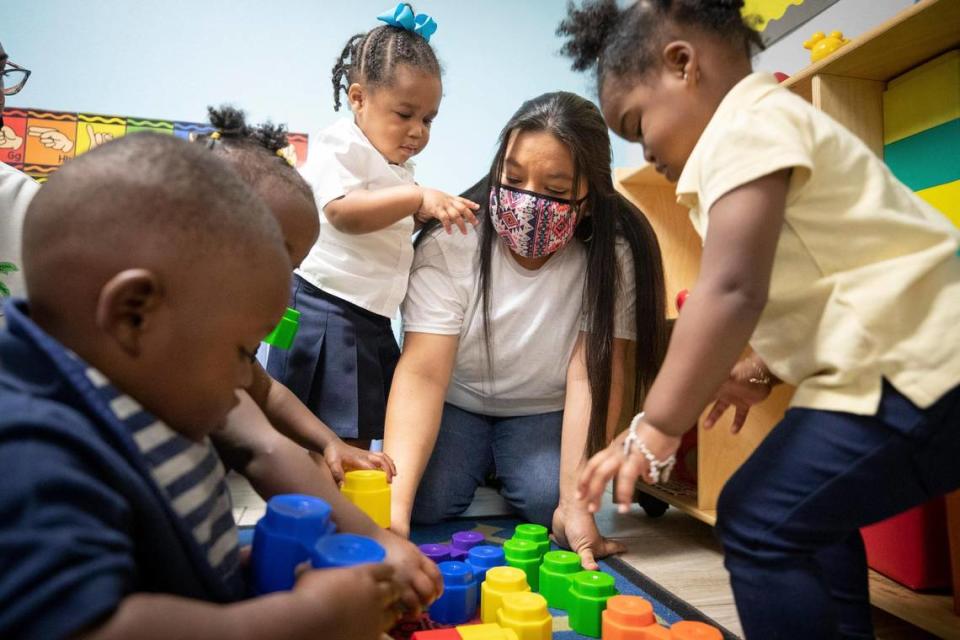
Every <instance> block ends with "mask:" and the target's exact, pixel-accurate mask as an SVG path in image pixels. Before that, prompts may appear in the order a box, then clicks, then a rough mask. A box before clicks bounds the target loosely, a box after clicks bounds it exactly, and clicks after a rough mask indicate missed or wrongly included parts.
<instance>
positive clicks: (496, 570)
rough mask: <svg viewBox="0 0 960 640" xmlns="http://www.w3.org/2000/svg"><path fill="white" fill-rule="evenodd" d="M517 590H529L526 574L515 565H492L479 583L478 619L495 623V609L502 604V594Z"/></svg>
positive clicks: (497, 609) (498, 608)
mask: <svg viewBox="0 0 960 640" xmlns="http://www.w3.org/2000/svg"><path fill="white" fill-rule="evenodd" d="M518 591H530V585H529V584H527V574H525V573H524V572H523V571H521V570H520V569H517V568H516V567H493V568H492V569H490V570H488V571H487V578H486V580H484V581H483V584H482V585H480V620H482V621H483V622H485V623H488V624H489V623H496V621H497V611H499V610H500V607H501V606H503V596H504V595H505V594H508V593H516V592H518Z"/></svg>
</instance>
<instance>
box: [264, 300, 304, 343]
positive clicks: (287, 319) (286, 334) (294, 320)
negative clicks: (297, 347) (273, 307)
mask: <svg viewBox="0 0 960 640" xmlns="http://www.w3.org/2000/svg"><path fill="white" fill-rule="evenodd" d="M299 328H300V312H299V311H297V310H296V309H291V308H290V307H287V310H286V311H284V312H283V317H282V318H280V322H279V323H278V324H277V326H276V327H274V329H273V331H271V332H270V333H269V334H268V335H267V337H266V338H264V339H263V341H264V342H266V343H267V344H269V345H271V346H273V347H277V348H278V349H289V348H290V346H291V345H292V344H293V339H294V338H295V337H297V329H299Z"/></svg>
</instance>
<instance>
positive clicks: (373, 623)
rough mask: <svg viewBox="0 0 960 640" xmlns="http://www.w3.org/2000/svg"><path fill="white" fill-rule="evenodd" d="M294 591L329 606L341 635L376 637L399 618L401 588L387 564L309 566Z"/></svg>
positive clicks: (335, 626)
mask: <svg viewBox="0 0 960 640" xmlns="http://www.w3.org/2000/svg"><path fill="white" fill-rule="evenodd" d="M293 591H294V593H296V594H297V595H299V596H303V597H305V598H309V599H310V600H311V601H312V602H315V603H316V606H318V607H324V608H326V609H327V610H328V613H329V615H330V619H331V622H332V624H331V625H330V628H331V629H337V630H338V631H339V632H340V634H341V636H338V637H344V638H351V639H353V638H356V639H358V640H359V639H371V640H373V639H377V638H379V637H380V633H381V632H383V631H388V630H390V629H391V628H393V626H394V625H395V624H396V623H397V620H399V619H400V606H399V597H400V589H399V587H398V585H397V584H396V583H395V582H394V580H393V567H391V566H390V565H388V564H384V563H380V564H362V565H358V566H356V567H348V568H346V569H311V570H307V571H304V572H303V573H301V574H300V577H299V578H298V579H297V583H296V584H295V585H294V587H293ZM321 635H323V634H321Z"/></svg>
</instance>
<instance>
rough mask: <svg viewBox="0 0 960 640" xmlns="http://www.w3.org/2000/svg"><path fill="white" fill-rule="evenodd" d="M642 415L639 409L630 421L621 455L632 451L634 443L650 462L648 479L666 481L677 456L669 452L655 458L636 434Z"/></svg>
mask: <svg viewBox="0 0 960 640" xmlns="http://www.w3.org/2000/svg"><path fill="white" fill-rule="evenodd" d="M643 415H644V412H643V411H641V412H640V413H638V414H637V415H636V416H634V418H633V420H631V421H630V428H629V433H628V434H627V437H626V439H625V440H624V441H623V455H624V456H629V455H630V453H631V452H632V451H633V448H634V445H636V446H637V450H638V451H639V452H640V455H642V456H643V457H644V458H646V459H647V462H648V463H650V480H652V481H653V482H652V484H657V483H659V482H660V481H661V480H663V482H666V481H667V480H669V479H670V473H671V472H672V471H673V467H674V466H675V465H676V464H677V456H675V455H673V454H670V456H669V457H668V458H667V459H666V460H657V457H656V456H655V455H653V453H652V452H651V451H650V449H648V448H647V445H646V444H644V443H643V441H641V440H640V437H639V436H638V435H637V426H638V425H639V424H640V421H641V420H643Z"/></svg>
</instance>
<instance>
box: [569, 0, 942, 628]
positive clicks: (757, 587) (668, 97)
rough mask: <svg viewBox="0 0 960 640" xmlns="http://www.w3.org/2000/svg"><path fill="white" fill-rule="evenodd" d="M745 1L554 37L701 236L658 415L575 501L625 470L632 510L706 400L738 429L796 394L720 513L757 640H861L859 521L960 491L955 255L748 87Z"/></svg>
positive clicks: (683, 1) (625, 494) (803, 110)
mask: <svg viewBox="0 0 960 640" xmlns="http://www.w3.org/2000/svg"><path fill="white" fill-rule="evenodd" d="M742 6H743V2H741V1H739V0H730V1H723V2H720V1H707V0H641V1H640V2H637V3H636V4H634V5H632V6H630V7H628V8H626V9H623V10H620V9H619V8H618V7H617V5H616V3H615V2H614V0H597V1H593V2H588V3H587V4H586V5H584V6H583V7H582V8H581V9H572V10H571V12H570V15H569V16H568V19H567V20H566V21H564V23H563V24H562V25H561V27H560V33H563V34H566V35H568V36H569V37H570V40H569V41H568V43H567V45H566V47H565V52H566V53H568V54H570V55H572V56H573V57H574V59H575V62H574V67H575V68H577V69H587V68H590V67H594V66H596V69H597V77H598V87H599V95H600V100H601V105H602V109H603V113H604V117H605V119H606V120H607V123H608V124H609V125H610V126H611V127H612V128H613V129H614V131H615V132H616V133H618V134H619V135H621V136H622V137H624V138H625V139H627V140H630V141H635V142H639V143H642V144H643V145H644V153H645V156H646V158H647V160H648V161H649V162H651V163H653V164H654V165H655V166H656V168H657V170H658V171H660V172H661V173H663V174H664V175H665V176H666V177H667V178H668V179H669V180H671V181H674V182H676V183H677V196H678V200H679V201H680V202H681V203H682V204H684V205H686V206H687V207H688V208H689V209H690V215H691V218H692V220H693V223H694V226H695V228H696V229H697V232H698V233H699V234H700V235H701V237H702V238H703V241H704V248H703V261H702V267H701V273H700V276H699V278H698V280H697V283H696V285H695V287H694V288H693V293H692V294H691V295H690V297H689V299H688V301H687V303H686V305H685V306H684V310H683V315H682V316H681V317H680V319H679V320H678V321H677V324H676V327H675V330H674V333H673V336H672V340H671V343H670V347H669V350H668V354H667V357H666V360H665V362H664V364H663V367H662V369H661V372H660V375H659V376H658V378H657V380H656V382H655V383H654V385H653V386H652V388H651V390H650V393H649V395H648V397H647V399H646V402H645V413H643V414H640V416H638V417H637V419H635V420H634V424H633V425H631V429H630V430H629V431H627V432H624V433H623V434H622V435H621V436H620V437H618V438H616V439H615V440H614V441H613V443H612V444H611V445H610V446H609V447H608V448H607V449H606V450H604V451H603V452H601V453H599V454H598V455H597V456H595V457H594V458H593V459H592V460H591V461H590V462H589V463H588V464H587V465H586V468H585V469H584V472H583V474H582V476H581V480H580V488H581V491H582V494H583V496H584V497H585V499H587V500H588V501H589V502H590V503H591V504H592V505H593V506H594V508H595V506H596V504H597V502H598V498H599V495H600V493H601V492H602V489H603V487H604V485H605V484H606V482H607V481H608V480H609V479H610V478H612V477H613V476H614V475H616V476H617V479H618V486H619V488H618V492H617V496H616V499H617V501H618V502H620V503H622V504H623V505H625V504H626V503H627V502H628V501H629V499H630V493H631V491H632V487H633V484H634V482H635V480H636V479H637V478H638V477H643V478H644V480H645V481H647V482H656V481H658V480H659V479H663V478H664V477H665V476H666V475H668V474H669V471H670V468H671V464H672V461H673V454H674V453H675V452H676V450H677V447H678V445H679V442H680V435H681V434H682V433H683V432H684V431H685V430H686V429H687V428H688V427H689V425H691V424H694V423H695V422H696V420H697V418H698V417H699V415H700V413H701V412H702V411H703V409H704V407H706V405H707V404H708V403H709V401H710V400H711V399H714V398H716V399H717V400H718V404H717V406H716V408H715V410H714V412H713V413H712V415H711V416H710V419H709V420H708V422H709V423H712V422H713V421H714V420H715V418H716V417H717V414H718V413H720V412H722V410H723V409H725V408H726V407H728V406H730V405H733V406H735V407H736V409H737V416H736V418H735V424H736V425H737V426H739V425H740V424H742V422H743V419H744V418H745V416H746V413H747V411H748V410H749V407H750V405H752V404H755V403H756V402H758V401H760V400H762V399H763V398H765V397H766V396H767V394H768V393H769V389H770V385H771V384H773V383H775V382H777V381H779V380H783V381H786V382H788V383H790V384H793V385H796V386H797V391H796V394H795V396H794V399H793V403H792V407H791V409H790V410H789V411H788V412H787V414H786V416H785V417H784V419H783V421H782V423H781V424H780V425H779V426H778V428H776V429H775V430H774V431H773V433H772V434H771V435H770V436H768V437H767V439H766V440H765V441H764V442H763V443H762V444H761V446H760V447H759V448H758V449H757V451H756V452H755V453H754V455H753V456H752V457H751V458H750V459H749V460H748V461H747V462H746V464H744V465H743V467H741V468H740V469H739V470H738V472H737V473H736V474H735V475H734V476H733V477H732V478H731V480H730V481H729V482H728V484H727V485H726V487H725V488H724V491H723V493H722V495H721V497H720V501H719V505H718V523H717V527H718V532H719V534H720V537H721V539H722V541H723V544H724V548H725V552H726V566H727V568H728V570H729V571H730V574H731V581H732V584H733V589H734V594H735V596H736V601H737V607H738V611H739V614H740V619H741V622H742V624H743V628H744V631H745V632H746V635H747V637H748V638H764V639H765V638H774V637H776V638H832V637H838V636H842V637H855V638H869V637H873V633H872V628H871V622H870V608H869V598H868V590H867V571H866V564H865V556H864V550H863V542H862V539H861V537H860V534H859V528H860V527H862V526H864V525H868V524H871V523H873V522H877V521H879V520H882V519H884V518H886V517H889V516H891V515H894V514H896V513H898V512H900V511H903V510H905V509H907V508H909V507H912V506H914V505H916V504H918V503H921V502H923V501H926V500H928V499H930V498H932V497H935V496H938V495H940V494H943V493H946V492H948V491H950V490H952V489H955V488H957V487H958V486H960V465H957V463H956V460H957V459H958V457H960V386H958V385H960V259H958V257H957V255H956V254H957V247H958V243H960V241H958V233H957V230H956V229H954V228H952V227H951V226H950V224H949V223H948V222H947V221H946V219H945V218H943V217H942V216H940V215H939V214H938V213H937V212H936V211H935V210H933V209H932V208H931V207H929V206H928V205H926V204H925V203H924V202H923V201H921V200H920V199H919V198H917V197H916V196H914V195H913V194H912V193H911V192H910V190H909V189H908V188H907V187H905V186H904V185H903V184H901V183H899V182H898V181H897V180H896V179H895V178H894V177H893V176H892V174H891V173H890V171H889V170H888V169H887V168H886V167H885V166H884V165H883V163H882V161H881V160H880V159H879V158H877V157H876V156H875V155H874V154H873V153H871V152H870V150H869V149H868V148H867V147H866V146H865V145H864V144H863V142H862V141H860V140H859V139H858V138H857V137H856V136H854V135H853V134H852V133H850V132H849V131H847V130H846V129H845V128H843V127H842V126H840V125H839V124H838V123H836V122H835V121H834V120H832V119H831V118H830V117H829V116H827V115H826V114H824V113H822V112H820V111H818V110H816V109H814V108H813V107H812V106H811V105H809V104H808V103H806V102H805V101H803V100H802V99H801V98H799V97H797V96H795V95H793V94H791V93H790V92H789V91H788V90H786V89H784V88H782V87H780V86H779V85H778V83H777V82H776V80H775V79H774V78H773V77H772V76H769V75H766V74H761V73H753V72H752V70H751V65H750V54H751V47H752V45H754V44H759V36H758V34H757V33H756V32H755V31H753V30H752V29H751V28H750V27H749V26H748V25H747V24H746V23H745V22H744V20H743V18H742V17H741V8H742ZM748 341H749V344H750V346H751V347H752V349H753V351H754V354H753V355H752V356H750V358H748V359H746V360H745V361H742V362H740V363H737V364H736V366H734V365H735V362H736V360H737V358H738V356H739V355H740V354H741V353H742V352H743V350H744V348H745V347H746V346H747V343H748ZM731 367H733V371H732V373H731Z"/></svg>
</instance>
